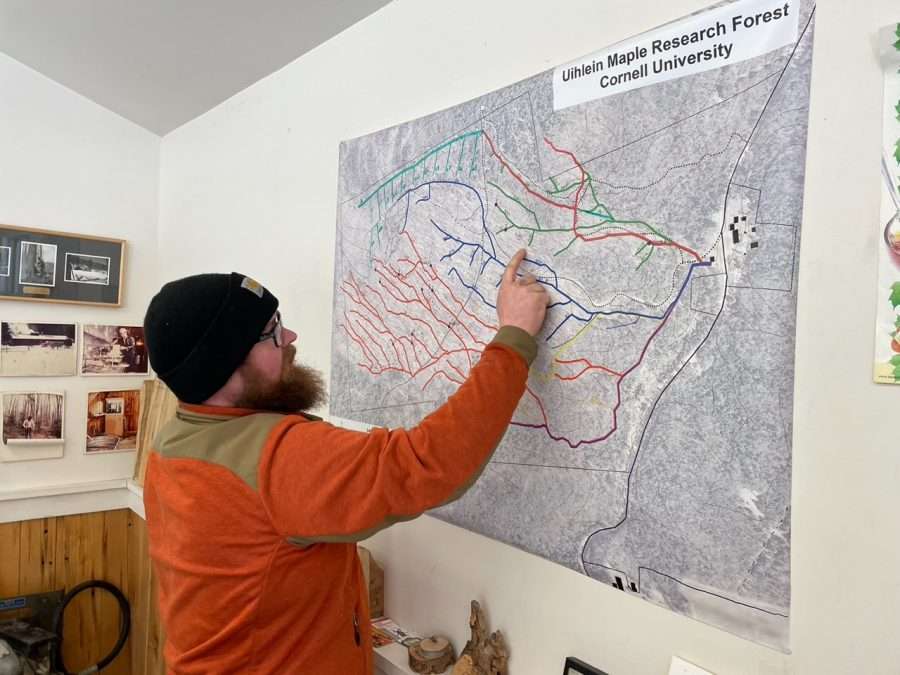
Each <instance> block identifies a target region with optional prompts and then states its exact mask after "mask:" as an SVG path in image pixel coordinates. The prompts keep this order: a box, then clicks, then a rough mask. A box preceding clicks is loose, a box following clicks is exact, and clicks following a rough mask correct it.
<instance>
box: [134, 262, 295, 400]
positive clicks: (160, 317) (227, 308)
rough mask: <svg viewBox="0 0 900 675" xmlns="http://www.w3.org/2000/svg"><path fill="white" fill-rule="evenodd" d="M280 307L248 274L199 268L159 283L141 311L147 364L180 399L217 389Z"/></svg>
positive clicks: (200, 397) (199, 396) (198, 397)
mask: <svg viewBox="0 0 900 675" xmlns="http://www.w3.org/2000/svg"><path fill="white" fill-rule="evenodd" d="M277 308H278V298H276V297H275V296H274V295H272V294H271V293H269V291H267V290H266V289H265V288H263V287H262V286H261V285H260V284H258V283H257V282H256V281H254V280H253V279H251V278H250V277H245V276H244V275H242V274H238V273H237V272H232V273H231V274H197V275H194V276H191V277H185V278H184V279H178V280H176V281H170V282H169V283H167V284H166V285H165V286H163V287H162V289H160V291H159V293H157V294H156V295H155V296H154V297H153V299H152V300H151V301H150V306H149V307H148V308H147V314H146V316H145V317H144V337H145V339H146V341H147V349H148V352H149V354H150V365H151V366H153V370H155V371H156V373H157V375H159V379H161V380H162V381H163V382H165V383H166V385H167V386H168V387H169V389H171V390H172V391H173V392H174V394H175V395H176V396H177V397H178V399H179V400H181V401H184V402H186V403H202V402H203V401H205V400H206V399H208V398H209V397H210V396H212V395H213V394H214V393H216V392H217V391H218V390H219V389H221V388H222V386H223V385H224V384H225V382H227V381H228V378H229V377H231V374H232V373H233V372H234V371H235V370H237V367H238V366H239V365H241V363H243V361H244V359H245V358H247V354H249V353H250V350H251V349H253V346H254V345H255V344H256V343H257V342H258V341H259V336H260V334H261V333H262V332H263V329H264V328H265V327H266V324H267V323H268V322H269V320H270V319H271V318H272V315H273V314H275V310H276V309H277Z"/></svg>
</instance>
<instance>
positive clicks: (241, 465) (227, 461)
mask: <svg viewBox="0 0 900 675" xmlns="http://www.w3.org/2000/svg"><path fill="white" fill-rule="evenodd" d="M285 419H287V416H286V415H278V414H275V413H256V414H253V415H246V416H244V417H233V418H228V419H222V418H220V417H213V416H206V415H203V416H201V415H196V414H184V413H182V412H181V411H179V413H178V415H177V417H176V418H175V419H173V420H172V421H170V422H169V423H168V424H166V425H165V426H164V427H163V428H162V430H161V431H160V433H159V435H158V436H157V437H156V442H155V447H156V450H157V452H159V454H160V455H162V456H163V457H165V458H167V459H197V460H200V461H202V462H210V463H211V464H218V465H219V466H222V467H225V468H226V469H228V470H229V471H231V472H232V473H234V474H236V475H238V476H240V478H241V479H242V480H243V481H244V482H245V483H247V485H249V486H250V487H252V488H253V489H254V490H256V489H257V480H256V476H257V469H258V467H259V458H260V457H261V456H262V450H263V446H264V445H265V442H266V439H267V438H268V437H269V435H270V434H271V433H272V431H273V430H274V429H275V427H276V426H278V424H279V423H281V422H283V421H284V420H285Z"/></svg>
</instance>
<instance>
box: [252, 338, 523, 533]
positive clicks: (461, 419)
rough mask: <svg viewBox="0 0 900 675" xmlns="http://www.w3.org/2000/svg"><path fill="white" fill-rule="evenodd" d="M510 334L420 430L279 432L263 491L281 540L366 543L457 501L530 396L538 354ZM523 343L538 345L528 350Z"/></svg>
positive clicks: (289, 427)
mask: <svg viewBox="0 0 900 675" xmlns="http://www.w3.org/2000/svg"><path fill="white" fill-rule="evenodd" d="M513 330H515V331H518V329H513ZM504 331H508V329H507V328H502V329H501V331H500V333H498V336H497V338H495V340H494V341H493V342H491V343H490V344H489V345H488V346H487V348H486V349H485V350H484V352H483V354H482V355H481V358H480V360H479V361H478V363H477V364H476V365H475V366H474V367H473V368H472V370H471V371H470V373H469V376H468V378H467V379H466V381H465V382H464V383H463V384H462V385H461V386H460V387H459V389H458V390H457V391H456V392H455V393H454V394H453V395H452V396H451V397H450V398H449V399H448V400H447V402H446V403H445V404H444V405H442V406H441V407H439V408H438V409H437V410H435V411H434V412H433V413H431V414H430V415H428V416H427V417H426V418H425V419H424V420H423V421H422V422H421V423H420V424H419V425H418V426H416V427H414V428H412V429H409V430H407V429H395V430H391V431H389V430H387V429H381V428H379V429H373V430H372V431H369V432H359V431H351V430H348V429H341V428H338V427H335V426H333V425H331V424H328V423H326V422H303V421H300V420H298V419H297V418H290V420H289V421H286V422H284V423H282V424H280V425H279V426H278V427H276V429H275V430H274V431H273V432H272V434H271V435H270V436H269V438H268V440H267V442H266V447H265V448H264V450H263V454H262V457H261V458H260V464H259V473H258V479H259V482H258V485H259V491H260V495H261V497H262V500H263V503H264V504H265V506H266V508H267V509H268V511H269V515H270V517H271V519H272V522H273V524H274V526H275V528H276V529H277V530H278V531H279V533H281V534H283V535H284V536H289V537H297V538H299V539H302V540H311V541H352V540H359V539H363V538H365V537H367V536H369V535H371V534H373V533H374V532H375V531H377V530H379V529H381V528H383V527H386V526H387V525H390V524H391V523H392V522H396V521H398V520H408V519H410V518H412V517H415V516H417V515H419V514H421V513H422V512H423V511H425V510H427V509H430V508H433V507H435V506H437V505H439V504H441V503H443V502H445V501H447V500H448V499H449V498H450V497H451V496H458V495H454V493H457V492H458V491H459V490H460V489H461V488H463V487H465V486H466V485H467V483H469V482H471V481H473V480H474V479H475V478H476V477H477V475H478V473H479V472H480V469H481V468H482V467H483V466H484V464H485V463H486V462H487V460H488V459H489V458H490V455H491V454H492V453H493V451H494V448H496V446H497V444H498V443H499V442H500V440H501V438H502V437H503V434H504V432H505V431H506V428H507V426H508V425H509V422H510V420H511V419H512V415H513V413H514V411H515V409H516V406H517V405H518V403H519V399H520V398H521V396H522V394H523V393H524V391H525V383H526V381H527V379H528V364H529V362H530V361H531V359H533V358H534V352H535V350H536V346H534V341H533V339H532V338H531V336H529V335H528V334H527V333H524V331H518V334H514V335H513V338H514V339H513V340H508V339H507V340H504V339H503V337H504ZM509 335H510V334H509V332H507V333H506V334H505V337H506V338H508V337H509ZM522 336H525V337H527V338H528V340H529V341H530V344H529V343H527V342H525V343H524V344H525V348H524V349H523V348H522V347H521V345H522V344H523V338H522ZM516 343H518V344H516Z"/></svg>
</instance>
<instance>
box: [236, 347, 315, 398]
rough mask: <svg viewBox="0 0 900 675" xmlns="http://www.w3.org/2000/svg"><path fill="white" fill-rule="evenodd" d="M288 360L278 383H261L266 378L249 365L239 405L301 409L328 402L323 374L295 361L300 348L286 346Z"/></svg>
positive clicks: (282, 368) (286, 359) (285, 356)
mask: <svg viewBox="0 0 900 675" xmlns="http://www.w3.org/2000/svg"><path fill="white" fill-rule="evenodd" d="M283 351H284V361H283V364H282V367H281V378H280V379H279V380H278V382H275V383H274V384H268V385H266V384H261V382H262V381H263V378H262V377H260V376H259V373H257V372H255V371H254V369H253V368H249V367H248V368H247V380H248V382H249V384H248V385H247V389H246V390H245V391H244V395H243V396H241V398H240V399H239V400H238V401H237V403H236V405H237V407H239V408H253V409H257V410H272V411H275V412H284V413H298V412H302V411H305V410H310V409H311V408H315V407H316V406H318V405H321V404H322V403H325V400H326V394H325V381H324V379H323V378H322V374H321V373H320V372H319V371H317V370H315V369H313V368H310V367H309V366H302V365H298V364H296V363H294V356H295V355H296V354H297V348H296V347H294V345H286V346H285V347H284V348H283Z"/></svg>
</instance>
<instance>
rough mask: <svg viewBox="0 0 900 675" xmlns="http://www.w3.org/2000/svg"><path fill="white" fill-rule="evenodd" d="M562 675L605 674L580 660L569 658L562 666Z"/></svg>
mask: <svg viewBox="0 0 900 675" xmlns="http://www.w3.org/2000/svg"><path fill="white" fill-rule="evenodd" d="M563 675H606V673H605V672H604V671H602V670H600V669H599V668H594V666H590V665H588V664H587V663H585V662H584V661H582V660H581V659H576V658H575V657H574V656H570V657H568V658H567V659H566V664H565V666H563Z"/></svg>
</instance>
